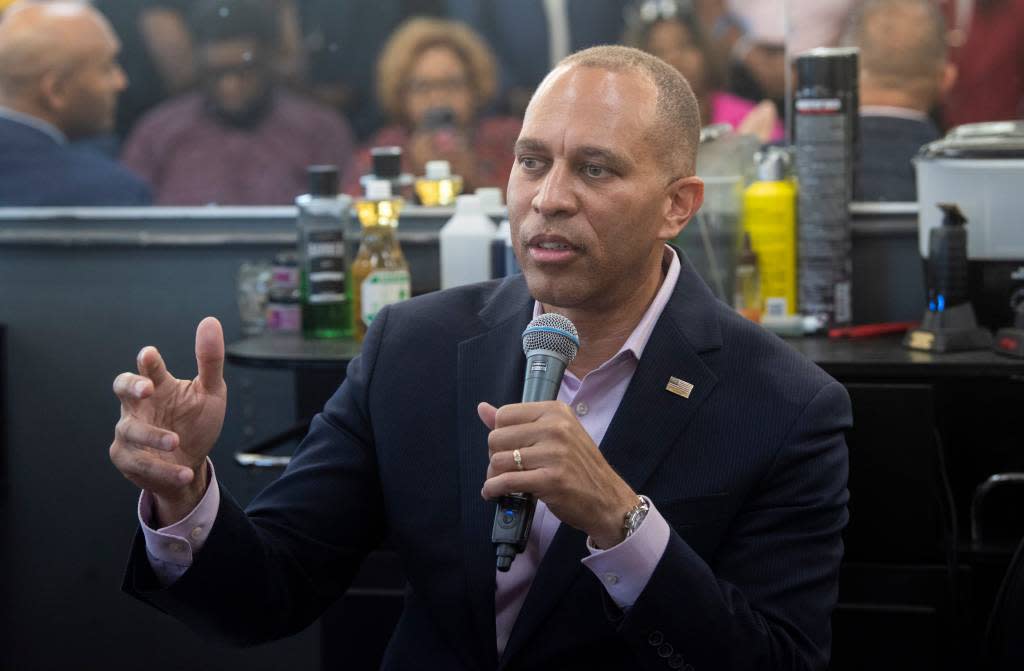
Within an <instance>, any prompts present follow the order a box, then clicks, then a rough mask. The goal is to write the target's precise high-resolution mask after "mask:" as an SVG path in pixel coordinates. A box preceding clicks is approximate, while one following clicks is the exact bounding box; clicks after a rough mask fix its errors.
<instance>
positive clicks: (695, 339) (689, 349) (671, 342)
mask: <svg viewBox="0 0 1024 671" xmlns="http://www.w3.org/2000/svg"><path fill="white" fill-rule="evenodd" d="M677 251H678V250H677ZM679 255H680V259H681V261H682V264H683V267H682V271H681V273H680V276H679V280H678V282H677V283H676V287H675V290H674V291H673V293H672V297H671V298H670V299H669V302H668V304H667V305H666V306H665V310H664V311H663V312H662V315H661V317H660V318H659V319H658V323H657V325H656V326H655V328H654V331H653V332H652V333H651V337H650V339H649V340H648V342H647V346H646V347H645V348H644V351H643V355H642V356H641V358H640V361H639V363H638V365H637V369H636V372H635V373H634V374H633V379H632V380H631V381H630V383H629V386H628V388H627V389H626V393H625V395H624V396H623V398H622V402H621V403H620V404H619V408H618V410H617V411H616V413H615V417H614V418H613V419H612V422H611V424H610V425H609V427H608V431H607V432H606V434H605V437H604V439H603V440H602V442H601V451H602V453H603V454H604V456H605V458H606V459H607V460H608V462H609V464H611V466H612V468H614V469H615V471H616V472H617V473H618V474H619V475H620V476H622V478H623V479H624V480H625V481H626V482H627V483H629V485H630V486H631V487H633V489H635V490H636V491H638V492H640V493H643V490H644V485H645V484H646V483H647V481H648V480H649V479H650V478H651V477H652V475H653V474H654V472H655V470H656V469H657V466H658V464H660V463H661V461H662V460H663V459H664V458H665V456H666V455H667V454H668V452H669V450H670V449H672V448H673V447H678V445H679V437H680V435H681V434H682V432H683V430H684V429H685V427H686V425H687V424H688V423H689V421H690V420H691V419H692V418H693V416H694V414H695V413H696V411H697V408H698V407H699V406H700V404H701V403H702V402H703V401H704V399H705V398H707V397H708V395H710V393H711V390H712V389H713V388H714V386H715V381H716V377H715V375H714V373H713V372H712V371H711V369H710V368H708V366H707V365H706V364H705V363H704V362H703V361H702V360H701V357H700V354H701V353H702V352H707V351H710V350H713V349H717V348H718V347H720V346H721V334H720V332H719V328H718V321H717V317H716V307H715V304H714V301H715V300H716V299H715V298H714V296H713V295H712V294H711V291H710V290H709V289H708V288H707V286H706V285H705V284H704V282H703V280H701V279H700V278H699V277H698V276H697V275H696V273H695V271H694V270H693V269H692V267H691V266H690V265H689V262H688V261H687V259H686V257H685V256H684V255H683V254H682V252H679ZM670 376H671V377H677V378H680V379H682V380H685V381H686V382H689V383H690V384H692V385H693V389H692V391H691V393H690V396H689V398H683V397H681V396H678V395H676V394H674V393H671V392H669V391H667V390H666V389H665V387H666V384H667V383H668V380H669V377H670ZM683 449H685V447H684V448H683ZM655 504H657V502H655ZM586 555H587V550H586V535H585V534H584V533H583V532H582V531H579V530H577V529H573V528H571V527H569V526H567V525H564V524H563V525H562V526H561V527H559V529H558V532H557V533H556V534H555V537H554V539H553V540H552V542H551V546H550V547H549V548H548V551H547V553H546V554H545V555H544V558H543V560H541V564H540V566H539V568H538V570H537V575H536V576H535V577H534V580H533V584H532V585H531V587H530V592H529V593H528V594H527V597H526V601H525V602H524V603H523V608H522V611H520V613H519V617H518V619H517V620H516V624H515V626H514V627H513V629H512V634H511V637H510V638H509V642H508V645H507V646H506V647H505V654H504V655H503V657H502V662H503V663H505V662H507V661H509V660H511V659H512V658H513V657H514V655H515V654H516V652H517V651H518V650H520V649H521V648H522V646H523V645H524V643H526V641H528V640H529V639H530V637H531V636H532V635H533V634H534V633H535V632H536V631H537V629H538V627H540V625H541V624H542V622H543V621H544V618H545V617H546V615H547V613H548V612H550V610H551V609H553V608H554V607H555V606H556V605H557V604H558V602H559V600H560V599H561V598H562V597H563V596H564V595H565V593H566V591H567V590H568V589H569V587H570V586H571V585H572V584H573V582H574V581H575V579H576V578H577V577H579V576H578V573H579V572H581V571H585V570H586V569H585V568H583V566H582V564H581V563H580V560H581V559H583V558H584V557H585V556H586ZM584 578H586V576H584ZM597 588H598V589H601V588H600V586H597Z"/></svg>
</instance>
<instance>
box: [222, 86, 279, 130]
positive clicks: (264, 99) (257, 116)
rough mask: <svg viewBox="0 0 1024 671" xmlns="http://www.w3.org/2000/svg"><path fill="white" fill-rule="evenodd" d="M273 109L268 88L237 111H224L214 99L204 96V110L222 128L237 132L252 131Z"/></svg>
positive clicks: (272, 94)
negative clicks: (236, 130) (225, 127)
mask: <svg viewBox="0 0 1024 671" xmlns="http://www.w3.org/2000/svg"><path fill="white" fill-rule="evenodd" d="M273 107H274V89H273V87H270V86H268V87H267V88H266V89H264V90H263V92H262V93H261V94H260V95H259V96H258V97H256V98H254V99H253V100H252V101H250V102H249V104H248V105H246V106H245V107H244V108H242V109H239V110H229V109H225V108H224V107H223V106H221V105H220V104H219V103H218V102H217V99H216V97H214V96H213V95H211V94H210V93H207V94H206V109H207V111H208V112H209V114H210V115H211V116H213V117H214V118H215V119H216V120H217V121H218V122H219V123H220V124H221V125H222V126H227V127H228V128H235V129H238V130H252V129H253V128H255V127H256V126H259V125H260V124H261V123H263V121H264V120H265V119H266V118H267V117H268V116H270V111H271V109H273Z"/></svg>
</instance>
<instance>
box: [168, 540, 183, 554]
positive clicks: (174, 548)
mask: <svg viewBox="0 0 1024 671" xmlns="http://www.w3.org/2000/svg"><path fill="white" fill-rule="evenodd" d="M184 551H185V546H184V545H182V544H181V543H171V552H173V553H174V554H177V555H180V554H181V553H183V552H184Z"/></svg>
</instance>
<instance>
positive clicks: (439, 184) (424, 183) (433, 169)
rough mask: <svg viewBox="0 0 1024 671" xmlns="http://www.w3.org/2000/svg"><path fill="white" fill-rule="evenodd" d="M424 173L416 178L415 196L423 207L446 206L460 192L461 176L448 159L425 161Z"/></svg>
mask: <svg viewBox="0 0 1024 671" xmlns="http://www.w3.org/2000/svg"><path fill="white" fill-rule="evenodd" d="M425 170H426V175H424V176H423V177H420V178H419V179H417V180H416V196H417V197H418V198H419V199H420V204H421V205H423V206H425V207H448V206H451V205H453V204H454V203H455V197H456V196H458V195H459V194H460V193H462V178H461V177H459V176H458V175H453V174H452V168H451V165H449V163H448V161H427V165H426V168H425Z"/></svg>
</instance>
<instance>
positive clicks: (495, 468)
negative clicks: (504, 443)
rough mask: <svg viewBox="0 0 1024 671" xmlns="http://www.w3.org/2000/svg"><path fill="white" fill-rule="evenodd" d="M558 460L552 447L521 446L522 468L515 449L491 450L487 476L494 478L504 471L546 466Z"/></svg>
mask: <svg viewBox="0 0 1024 671" xmlns="http://www.w3.org/2000/svg"><path fill="white" fill-rule="evenodd" d="M556 461H557V456H556V453H555V452H553V451H552V450H551V449H550V448H546V447H543V446H538V447H523V448H519V463H520V464H522V465H523V467H522V469H520V468H519V464H517V463H516V457H515V451H514V450H506V451H502V452H491V460H490V462H489V463H488V464H487V477H488V478H493V477H495V476H497V475H501V474H502V473H511V472H513V471H516V472H518V471H520V470H522V471H529V470H536V469H538V468H546V467H548V466H551V465H553V464H555V462H556Z"/></svg>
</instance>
